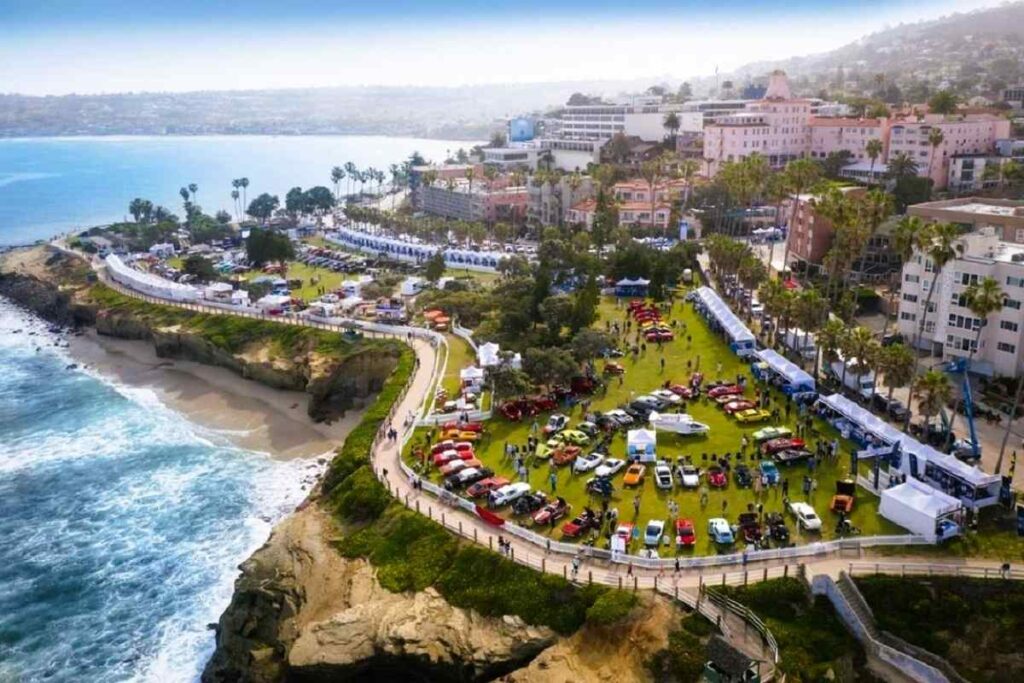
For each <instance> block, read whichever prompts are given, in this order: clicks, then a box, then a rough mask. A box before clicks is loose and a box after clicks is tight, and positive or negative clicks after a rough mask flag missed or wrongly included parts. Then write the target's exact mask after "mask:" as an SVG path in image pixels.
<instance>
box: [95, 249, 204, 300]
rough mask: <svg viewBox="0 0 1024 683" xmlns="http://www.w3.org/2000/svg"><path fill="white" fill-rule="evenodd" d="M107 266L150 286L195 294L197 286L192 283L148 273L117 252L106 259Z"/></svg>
mask: <svg viewBox="0 0 1024 683" xmlns="http://www.w3.org/2000/svg"><path fill="white" fill-rule="evenodd" d="M105 261H106V263H107V267H108V268H110V270H112V271H113V272H114V273H117V274H119V275H121V276H122V277H125V278H128V279H130V280H132V281H133V282H137V283H139V284H142V285H146V286H148V287H153V288H159V289H162V290H164V291H165V292H178V293H181V294H192V295H194V294H195V291H196V290H195V288H194V287H192V286H190V285H183V284H181V283H180V282H174V281H173V280H168V279H167V278H162V277H160V276H159V275H154V274H153V273H147V272H144V271H141V270H136V269H135V268H132V267H131V266H129V265H128V264H126V263H125V262H124V261H122V260H121V257H120V256H117V255H116V254H110V255H109V256H107V258H106V259H105Z"/></svg>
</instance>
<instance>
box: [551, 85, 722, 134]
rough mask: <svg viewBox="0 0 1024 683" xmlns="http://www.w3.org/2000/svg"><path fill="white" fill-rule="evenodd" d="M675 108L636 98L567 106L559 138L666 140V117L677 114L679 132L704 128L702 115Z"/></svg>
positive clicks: (655, 99) (659, 101) (650, 98)
mask: <svg viewBox="0 0 1024 683" xmlns="http://www.w3.org/2000/svg"><path fill="white" fill-rule="evenodd" d="M680 110H681V106H680V105H677V104H664V103H663V98H662V97H658V96H653V95H638V96H635V97H630V98H628V99H625V100H622V101H619V102H601V103H595V104H567V105H566V106H565V111H564V112H563V114H562V136H563V137H565V138H570V139H576V140H608V139H610V138H612V136H614V135H615V134H616V133H623V134H624V135H628V136H636V137H638V138H640V139H641V140H645V141H648V142H657V141H660V140H662V139H664V138H665V136H666V135H667V134H668V131H667V130H666V129H665V116H666V115H667V114H668V113H669V112H672V111H674V112H676V116H678V117H679V123H680V127H679V130H680V131H690V132H700V131H701V130H702V129H703V126H704V115H703V114H702V113H701V112H693V111H691V112H683V111H680Z"/></svg>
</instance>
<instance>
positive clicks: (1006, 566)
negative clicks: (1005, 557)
mask: <svg viewBox="0 0 1024 683" xmlns="http://www.w3.org/2000/svg"><path fill="white" fill-rule="evenodd" d="M999 576H1000V577H1002V578H1004V579H1008V578H1010V563H1009V562H1003V566H1002V567H1000V568H999Z"/></svg>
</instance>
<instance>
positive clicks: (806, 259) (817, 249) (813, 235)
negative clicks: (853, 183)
mask: <svg viewBox="0 0 1024 683" xmlns="http://www.w3.org/2000/svg"><path fill="white" fill-rule="evenodd" d="M841 191H842V192H843V193H844V194H846V195H848V196H851V197H852V196H863V195H864V194H865V193H866V192H867V191H866V190H865V189H864V188H862V187H844V188H841ZM818 200H819V196H818V195H813V194H801V195H794V196H793V197H792V198H791V199H789V200H788V201H787V202H785V203H784V206H783V213H784V215H786V216H787V220H788V221H789V222H790V227H789V252H790V254H791V255H792V256H794V257H796V260H797V261H799V262H801V263H803V264H804V265H805V266H807V267H817V266H820V265H821V261H822V259H823V258H825V254H827V253H828V251H829V249H831V248H832V240H833V239H834V237H835V228H834V227H833V225H832V221H830V220H829V219H827V218H825V217H824V216H821V215H819V214H818V212H817V211H816V210H815V202H816V201H818ZM794 204H795V205H796V207H795V209H794ZM789 217H791V218H789Z"/></svg>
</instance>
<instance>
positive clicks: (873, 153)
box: [864, 138, 883, 180]
mask: <svg viewBox="0 0 1024 683" xmlns="http://www.w3.org/2000/svg"><path fill="white" fill-rule="evenodd" d="M882 149H883V147H882V141H881V140H879V139H878V138H872V139H870V140H868V144H866V145H865V146H864V151H865V152H866V153H867V155H868V158H869V159H871V170H870V171H869V172H868V177H869V178H870V179H871V180H874V179H875V162H876V161H878V157H880V156H882Z"/></svg>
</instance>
